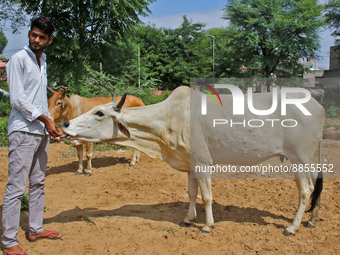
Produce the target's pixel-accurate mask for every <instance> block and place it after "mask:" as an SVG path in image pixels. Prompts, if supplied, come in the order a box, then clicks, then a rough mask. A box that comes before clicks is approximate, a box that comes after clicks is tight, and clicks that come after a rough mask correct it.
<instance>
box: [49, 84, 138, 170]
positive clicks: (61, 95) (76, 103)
mask: <svg viewBox="0 0 340 255" xmlns="http://www.w3.org/2000/svg"><path fill="white" fill-rule="evenodd" d="M50 91H51V90H50ZM51 92H52V91H51ZM120 99H121V97H120V96H119V97H117V98H116V101H117V102H119V101H120ZM110 102H112V97H94V98H88V97H81V96H79V95H72V96H71V97H70V98H68V97H67V96H66V90H65V89H61V90H58V91H53V95H52V96H51V97H50V98H49V99H48V110H49V112H50V115H51V118H52V120H54V121H55V122H56V123H60V124H61V123H63V122H65V121H68V120H71V119H74V118H76V117H78V116H80V115H82V114H83V113H85V112H88V111H89V110H91V109H92V108H93V107H95V106H97V105H101V104H106V103H110ZM138 106H144V103H143V101H142V100H141V99H140V98H138V97H135V96H131V95H128V96H127V97H126V103H125V104H124V107H125V108H127V107H138ZM71 143H72V144H73V145H75V146H76V149H77V152H78V158H79V166H78V170H77V171H76V173H75V174H76V175H80V174H83V144H86V158H87V168H86V169H85V170H84V174H85V176H91V175H92V164H91V159H92V148H93V143H90V142H80V141H72V142H71ZM139 158H140V155H139V151H135V152H134V155H133V158H132V161H131V163H130V166H134V165H135V164H136V162H138V161H139Z"/></svg>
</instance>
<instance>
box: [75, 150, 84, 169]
mask: <svg viewBox="0 0 340 255" xmlns="http://www.w3.org/2000/svg"><path fill="white" fill-rule="evenodd" d="M76 149H77V155H78V170H77V171H76V172H75V175H81V174H83V145H82V144H80V145H76Z"/></svg>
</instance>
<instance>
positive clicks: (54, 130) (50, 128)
mask: <svg viewBox="0 0 340 255" xmlns="http://www.w3.org/2000/svg"><path fill="white" fill-rule="evenodd" d="M38 120H40V121H41V122H43V123H44V124H45V128H46V130H47V132H48V133H49V134H50V137H51V140H52V141H55V142H60V141H61V139H60V138H59V137H58V136H61V135H62V134H63V131H61V130H60V129H59V128H58V126H57V124H55V123H54V121H52V120H51V119H50V118H48V117H47V116H45V115H41V116H40V117H38Z"/></svg>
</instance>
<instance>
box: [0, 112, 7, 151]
mask: <svg viewBox="0 0 340 255" xmlns="http://www.w3.org/2000/svg"><path fill="white" fill-rule="evenodd" d="M7 125H8V119H7V118H0V147H7V146H8V137H7Z"/></svg>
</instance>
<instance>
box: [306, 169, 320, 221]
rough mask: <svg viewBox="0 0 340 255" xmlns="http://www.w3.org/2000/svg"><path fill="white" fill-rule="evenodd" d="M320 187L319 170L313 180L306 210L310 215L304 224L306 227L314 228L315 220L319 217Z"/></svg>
mask: <svg viewBox="0 0 340 255" xmlns="http://www.w3.org/2000/svg"><path fill="white" fill-rule="evenodd" d="M322 189H323V174H322V172H321V171H320V172H319V173H318V176H317V179H316V181H315V185H314V191H313V193H312V202H311V207H310V209H309V210H308V211H307V212H311V217H310V219H309V221H308V222H307V225H306V227H308V228H315V227H316V221H318V220H319V219H320V218H319V208H320V205H319V203H320V195H321V192H322Z"/></svg>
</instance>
